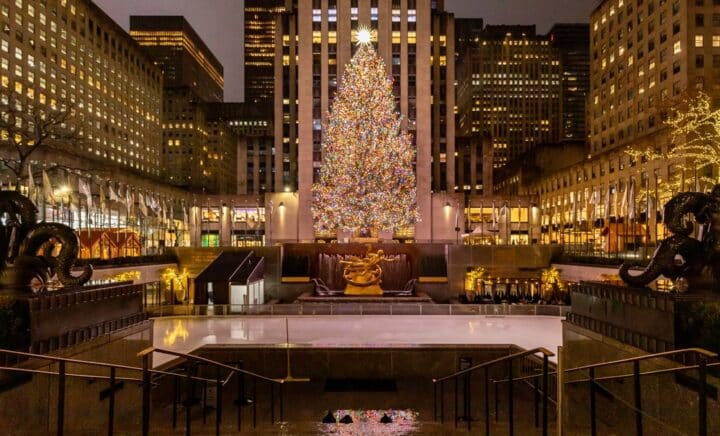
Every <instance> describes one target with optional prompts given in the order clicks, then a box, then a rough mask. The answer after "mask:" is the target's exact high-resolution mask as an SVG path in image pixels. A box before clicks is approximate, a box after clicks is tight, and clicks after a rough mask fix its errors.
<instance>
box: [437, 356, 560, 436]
mask: <svg viewBox="0 0 720 436" xmlns="http://www.w3.org/2000/svg"><path fill="white" fill-rule="evenodd" d="M538 353H540V354H542V374H541V380H542V388H541V389H537V387H536V389H535V390H536V407H535V420H536V421H535V422H536V424H537V423H538V420H539V417H540V415H538V408H537V406H538V398H537V396H539V394H540V392H542V434H543V436H547V434H548V402H549V395H548V385H549V381H548V366H549V363H548V358H549V357H552V356H554V355H555V353H553V352H552V351H550V350H548V349H547V348H544V347H538V348H534V349H532V350H527V351H521V352H518V353H514V354H510V355H507V356H503V357H500V358H497V359H493V360H490V361H487V362H483V363H481V364H479V365H475V366H472V367H470V368H466V369H463V370H460V371H456V372H454V373H452V374H450V375H448V376H445V377H441V378H438V379H433V380H432V381H433V416H434V418H435V420H437V416H438V413H437V402H438V401H437V397H438V388H437V386H438V383H439V384H440V422H442V423H444V422H445V382H446V381H448V380H454V381H455V426H456V427H457V423H458V420H459V419H460V417H459V416H458V391H459V381H460V380H459V379H460V376H463V380H462V383H463V386H464V388H463V404H462V406H463V417H462V419H464V420H465V422H466V424H467V429H468V431H471V429H472V417H471V415H472V412H471V407H470V405H471V397H472V395H471V393H472V389H470V378H471V376H472V374H473V373H474V372H475V371H477V370H479V369H483V370H484V371H483V373H484V374H483V375H484V377H483V378H484V383H485V390H484V391H485V398H484V411H485V434H486V435H489V434H490V376H489V368H490V367H491V366H493V365H497V364H500V363H506V364H507V371H508V379H509V382H510V383H509V384H508V386H509V387H508V412H507V416H508V430H509V433H510V435H512V434H513V431H514V425H515V422H514V420H515V416H514V401H513V395H514V394H513V381H514V380H513V375H512V374H513V362H514V361H515V360H516V359H523V358H525V357H528V356H534V355H536V354H538ZM495 398H496V403H495V409H496V416H497V391H496V395H495Z"/></svg>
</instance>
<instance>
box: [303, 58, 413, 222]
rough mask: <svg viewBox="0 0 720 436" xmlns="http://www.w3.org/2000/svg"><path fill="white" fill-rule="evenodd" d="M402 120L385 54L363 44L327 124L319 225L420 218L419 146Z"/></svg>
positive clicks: (316, 215) (317, 191)
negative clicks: (417, 166)
mask: <svg viewBox="0 0 720 436" xmlns="http://www.w3.org/2000/svg"><path fill="white" fill-rule="evenodd" d="M401 121H402V120H401V118H400V115H399V114H398V113H396V112H395V98H394V96H393V86H392V80H391V79H390V78H389V77H388V76H387V75H386V71H385V64H384V62H383V60H382V59H381V58H380V57H379V56H378V55H377V53H376V52H375V50H374V49H373V47H372V45H370V44H359V47H358V50H357V53H356V54H355V56H353V58H352V60H351V61H350V63H349V64H348V66H347V67H346V69H345V74H344V77H343V81H342V85H341V86H340V88H339V90H338V93H337V95H336V96H335V100H334V102H333V104H332V106H331V109H330V113H329V114H328V121H327V123H326V124H325V125H324V126H323V127H324V139H323V148H322V152H323V162H322V167H321V168H320V179H319V182H318V183H316V184H314V185H313V189H312V191H313V207H312V214H313V220H314V223H315V229H316V230H317V231H319V232H334V231H338V230H344V231H351V232H354V233H367V232H369V231H371V230H376V231H391V230H394V229H397V228H399V227H403V226H408V225H411V224H413V223H415V222H416V221H417V220H418V213H417V204H416V194H415V189H416V183H415V173H414V170H413V163H414V160H415V150H414V147H413V144H412V138H411V136H410V134H408V133H407V132H405V131H403V130H402V128H401Z"/></svg>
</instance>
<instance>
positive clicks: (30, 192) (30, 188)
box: [28, 163, 35, 198]
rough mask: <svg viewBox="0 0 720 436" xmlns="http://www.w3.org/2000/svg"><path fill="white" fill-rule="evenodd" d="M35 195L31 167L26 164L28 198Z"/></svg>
mask: <svg viewBox="0 0 720 436" xmlns="http://www.w3.org/2000/svg"><path fill="white" fill-rule="evenodd" d="M34 193H35V179H34V178H33V173H32V165H30V164H29V163H28V197H30V198H32V196H33V194H34Z"/></svg>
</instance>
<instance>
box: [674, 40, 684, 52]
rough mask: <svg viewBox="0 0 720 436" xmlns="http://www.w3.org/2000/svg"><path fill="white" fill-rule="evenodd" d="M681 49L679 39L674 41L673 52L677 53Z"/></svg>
mask: <svg viewBox="0 0 720 436" xmlns="http://www.w3.org/2000/svg"><path fill="white" fill-rule="evenodd" d="M681 51H682V46H681V45H680V41H675V44H673V53H674V54H678V53H680V52H681Z"/></svg>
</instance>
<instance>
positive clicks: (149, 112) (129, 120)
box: [0, 0, 163, 177]
mask: <svg viewBox="0 0 720 436" xmlns="http://www.w3.org/2000/svg"><path fill="white" fill-rule="evenodd" d="M60 17H61V18H62V19H60ZM0 20H2V23H3V26H4V28H5V31H4V33H3V34H2V36H0V40H1V41H2V52H3V54H2V68H1V69H0V79H1V82H0V83H1V86H2V93H3V94H6V96H7V97H12V98H13V99H14V100H15V102H16V105H18V108H19V109H20V110H27V111H28V112H29V113H30V112H31V111H32V110H33V108H34V107H51V108H60V107H61V106H66V107H67V108H68V110H69V111H76V112H77V114H78V115H77V117H75V118H74V121H75V122H76V124H77V125H76V128H77V129H78V132H79V133H80V135H81V136H82V137H84V138H85V141H83V144H78V145H77V146H73V147H72V149H68V150H62V153H55V154H56V155H57V156H58V158H63V157H68V156H70V157H69V159H70V162H72V165H73V166H74V167H77V166H80V163H78V162H73V161H76V160H77V158H78V157H79V158H80V159H82V160H91V161H92V160H94V161H99V162H101V163H102V165H103V166H105V165H108V166H119V167H121V168H123V169H125V170H130V171H133V172H137V173H140V174H142V175H146V176H153V177H157V176H158V175H159V166H160V137H161V133H160V129H159V127H160V118H161V116H160V101H161V95H162V83H163V80H162V74H161V71H160V70H159V69H158V68H156V67H155V66H154V65H153V61H152V59H151V58H150V57H149V56H147V54H146V53H145V52H144V51H143V50H142V49H141V47H139V46H138V44H137V43H136V42H135V41H133V40H132V39H131V38H130V37H129V36H128V34H127V33H126V32H125V31H124V30H123V29H122V28H121V27H120V26H118V25H117V24H116V23H115V22H114V21H113V20H112V19H110V17H108V16H107V15H106V14H105V12H103V11H102V10H101V9H100V8H98V7H97V6H96V5H95V4H94V3H93V2H91V1H86V0H72V1H63V2H52V3H51V4H48V2H46V1H39V0H38V1H35V0H29V1H24V2H23V1H16V2H3V3H2V15H1V16H0ZM11 54H12V55H11ZM11 94H12V95H11ZM68 153H70V154H68ZM45 159H54V158H53V157H52V156H46V157H45ZM70 162H68V163H70Z"/></svg>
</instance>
